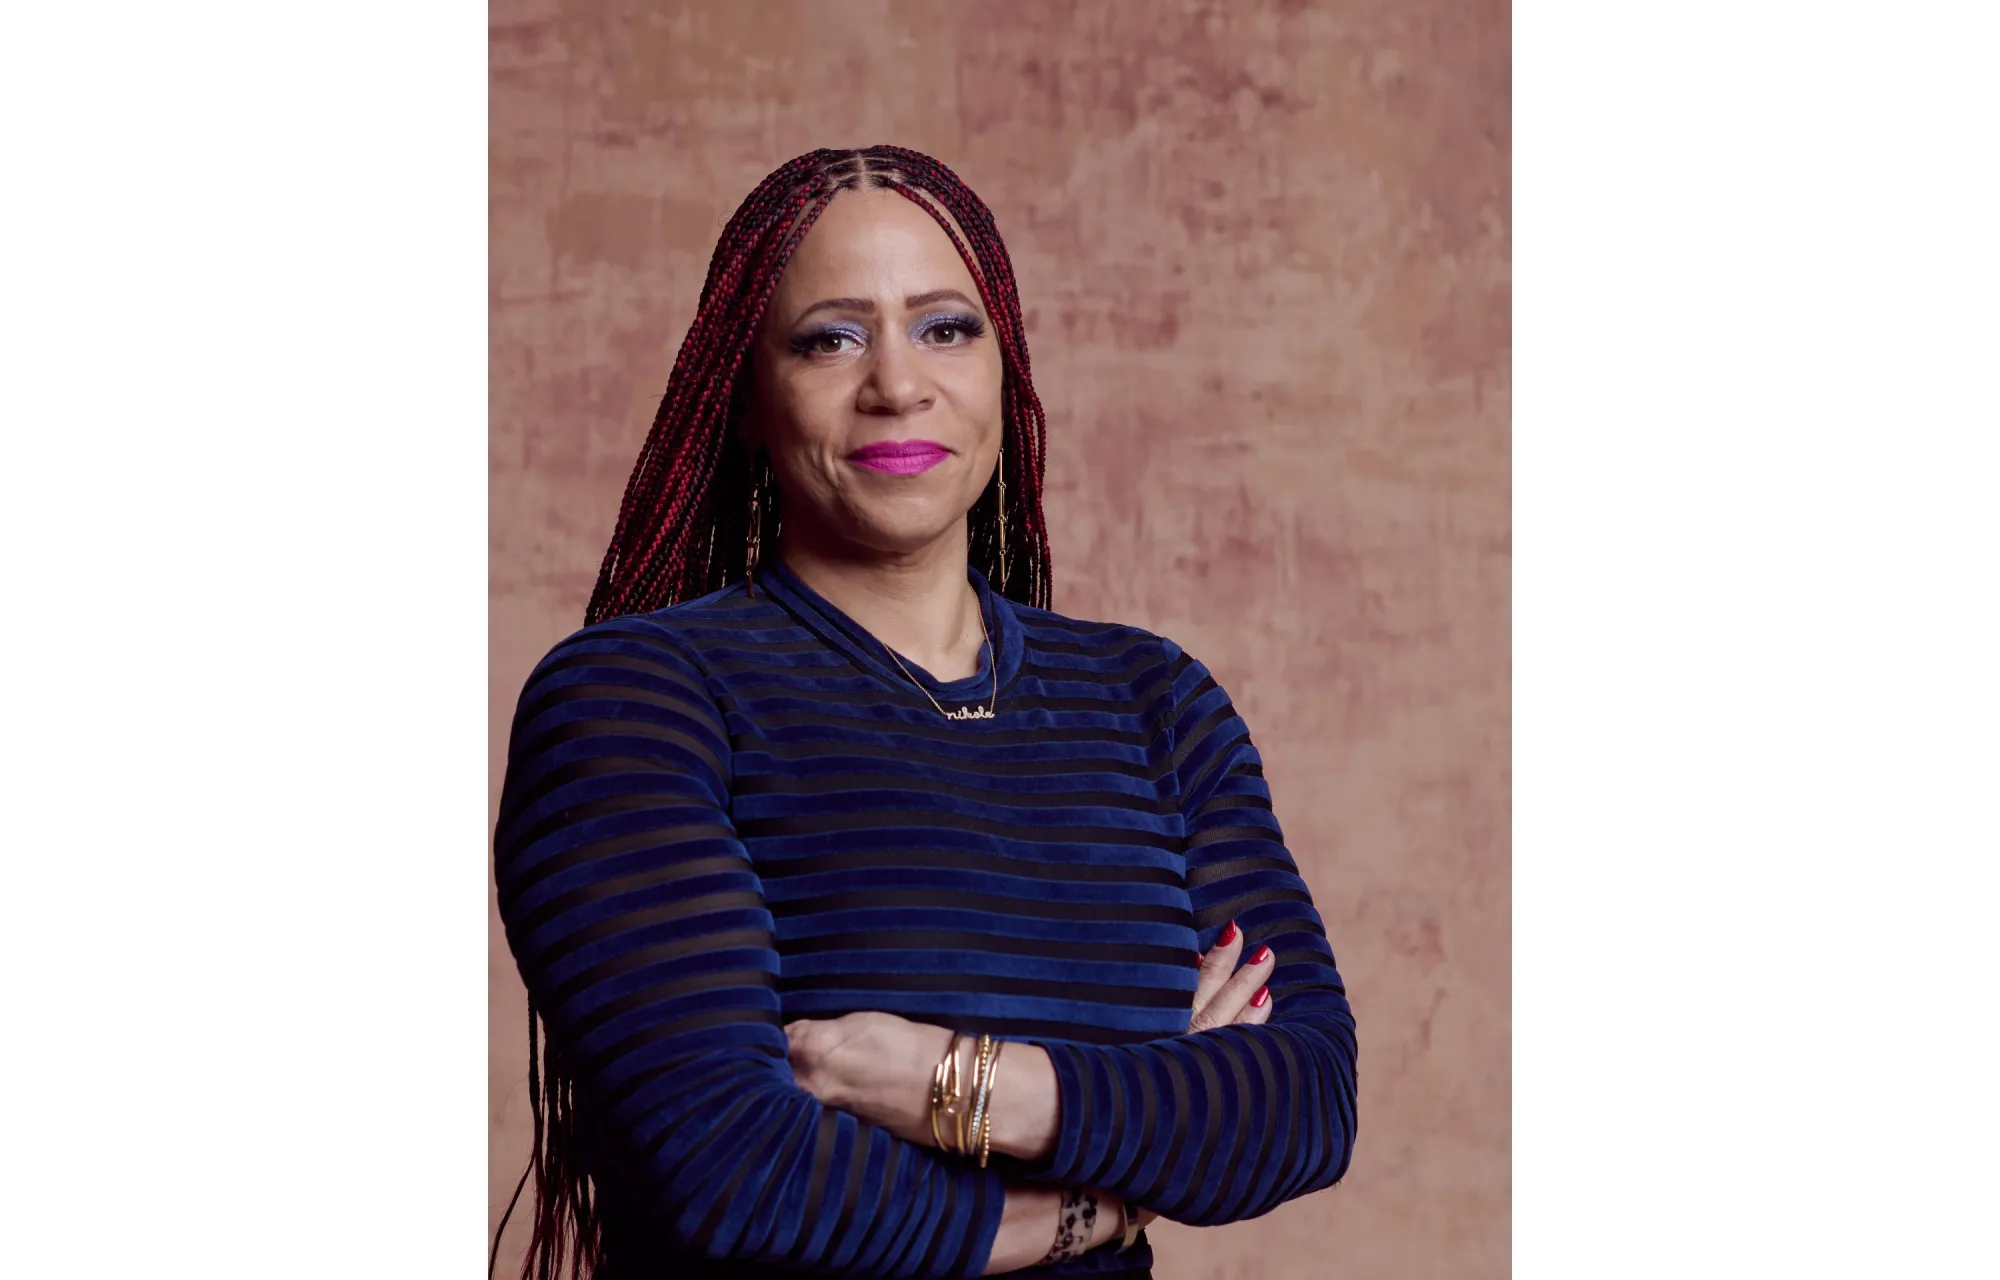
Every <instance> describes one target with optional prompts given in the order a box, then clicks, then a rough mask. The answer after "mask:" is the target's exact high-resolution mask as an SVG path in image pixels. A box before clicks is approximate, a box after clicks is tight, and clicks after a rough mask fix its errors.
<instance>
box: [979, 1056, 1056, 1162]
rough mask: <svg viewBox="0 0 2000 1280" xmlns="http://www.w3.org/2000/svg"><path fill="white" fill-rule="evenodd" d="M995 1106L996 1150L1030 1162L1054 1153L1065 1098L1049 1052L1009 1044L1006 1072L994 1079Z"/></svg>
mask: <svg viewBox="0 0 2000 1280" xmlns="http://www.w3.org/2000/svg"><path fill="white" fill-rule="evenodd" d="M992 1105H993V1149H994V1150H995V1151H998V1152H1001V1153H1003V1154H1005V1155H1008V1156H1012V1157H1013V1158H1014V1159H1016V1160H1027V1161H1040V1160H1046V1159H1048V1158H1049V1157H1050V1156H1052V1155H1054V1154H1055V1149H1056V1129H1057V1124H1058V1121H1059V1119H1060V1114H1059V1113H1060V1112H1061V1109H1062V1098H1061V1091H1060V1089H1059V1087H1058V1085H1057V1083H1056V1069H1055V1064H1054V1063H1052V1062H1051V1061H1049V1054H1048V1050H1046V1049H1044V1048H1042V1047H1041V1046H1040V1045H1038V1044H1028V1043H1025V1042H1023V1041H1019V1040H1015V1041H1010V1042H1009V1043H1008V1046H1007V1070H1006V1071H1005V1072H1003V1073H1001V1074H1000V1075H999V1076H998V1077H997V1078H996V1079H995V1080H994V1084H993V1104H992Z"/></svg>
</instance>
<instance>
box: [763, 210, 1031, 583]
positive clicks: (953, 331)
mask: <svg viewBox="0 0 2000 1280" xmlns="http://www.w3.org/2000/svg"><path fill="white" fill-rule="evenodd" d="M1000 386H1001V362H1000V346H999V343H998V342H997V341H996V340H995V338H994V336H993V326H992V321H991V319H990V318H989V317H988V316H987V314H986V310H985V308H984V307H982V306H981V305H980V303H979V291H978V289H977V288H976V287H975V286H974V285H973V282H972V275H971V273H970V272H969V271H967V270H966V268H965V261H964V259H962V258H960V257H959V255H958V250H957V249H955V248H953V247H952V243H951V241H950V240H949V239H947V238H946V237H945V234H944V231H943V230H942V229H941V228H940V227H939V226H938V224H937V223H936V221H935V220H933V219H932V217H931V216H930V214H929V213H927V212H925V211H924V210H923V209H920V208H918V207H917V206H916V205H915V204H913V203H912V202H911V201H910V200H908V199H907V198H905V197H903V196H900V195H897V194H896V193H895V192H893V191H881V190H864V191H845V192H842V193H841V194H840V195H838V196H835V197H834V199H833V201H832V202H831V203H830V204H828V205H827V207H826V210H825V211H824V212H823V213H821V214H820V217H819V220H818V221H817V222H815V223H814V224H813V227H812V230H811V231H809V232H807V233H806V236H805V238H804V239H803V240H802V241H800V242H799V245H798V248H797V249H796V250H795V251H794V253H793V255H792V260H791V262H790V263H789V264H787V266H786V268H785V274H784V275H783V276H782V277H780V279H779V281H778V286H777V289H776V291H775V292H774V293H773V294H772V296H771V303H770V307H769V309H768V310H767V311H766V312H765V321H764V329H763V332H762V333H761V334H760V335H759V336H758V339H757V346H756V350H755V354H754V357H753V375H752V387H753V394H752V397H751V402H750V407H749V412H748V413H747V414H746V415H745V421H744V432H745V436H746V439H747V441H748V443H749V444H750V445H751V446H752V448H753V449H754V448H755V447H756V446H757V445H760V444H761V445H763V446H764V447H765V448H766V449H768V450H769V451H770V455H771V467H772V470H773V472H775V474H776V477H777V482H778V488H779V491H780V494H781V502H782V507H783V512H784V521H785V536H786V538H787V540H788V541H789V540H791V539H793V538H803V539H806V540H807V541H808V542H809V543H810V544H811V545H813V547H814V549H815V550H817V551H819V552H820V553H821V554H827V555H833V556H838V557H843V558H845V557H849V556H856V555H860V556H869V555H903V554H910V553H914V552H921V551H923V550H925V549H927V548H930V547H932V546H934V545H937V544H938V543H939V542H940V541H941V540H942V539H944V538H946V537H954V536H955V537H956V538H958V539H959V542H960V544H961V545H962V544H963V542H964V538H965V533H964V524H963V522H964V519H965V513H966V511H967V510H968V509H970V508H971V506H972V504H973V502H974V501H976V500H977V499H978V497H979V495H980V494H981V493H983V492H984V491H985V489H986V485H987V483H988V481H990V480H991V479H992V476H993V467H994V463H995V460H996V458H997V457H998V453H999V448H1000V438H1001V416H1000Z"/></svg>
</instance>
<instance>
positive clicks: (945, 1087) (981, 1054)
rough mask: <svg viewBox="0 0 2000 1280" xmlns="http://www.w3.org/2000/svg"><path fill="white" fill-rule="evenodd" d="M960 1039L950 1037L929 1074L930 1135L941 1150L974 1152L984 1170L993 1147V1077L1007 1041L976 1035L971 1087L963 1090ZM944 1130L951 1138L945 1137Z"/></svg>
mask: <svg viewBox="0 0 2000 1280" xmlns="http://www.w3.org/2000/svg"><path fill="white" fill-rule="evenodd" d="M961 1038H962V1037H960V1036H957V1035H954V1036H952V1038H951V1043H950V1045H949V1046H947V1047H946V1049H945V1054H944V1057H943V1059H941V1060H940V1061H939V1062H938V1064H937V1070H935V1071H934V1072H932V1073H931V1137H933V1138H934V1139H936V1140H937V1145H938V1147H939V1148H940V1149H941V1150H944V1151H955V1152H957V1153H958V1154H959V1155H971V1154H972V1153H973V1152H974V1151H977V1152H978V1153H979V1167H980V1168H982V1169H984V1168H985V1167H986V1160H987V1157H988V1156H989V1155H990V1154H991V1153H992V1150H993V1079H994V1075H995V1073H996V1071H997V1069H998V1067H999V1065H1000V1051H1001V1049H1003V1048H1005V1047H1006V1042H1005V1041H1001V1040H995V1039H994V1038H993V1037H992V1036H990V1035H982V1036H980V1037H979V1040H978V1043H977V1044H976V1045H975V1046H974V1049H973V1055H972V1084H971V1088H969V1089H963V1090H962V1089H961V1088H960V1086H961V1085H962V1084H963V1083H964V1072H963V1071H962V1070H961V1068H960V1067H959V1065H958V1042H959V1040H960V1039H961ZM968 1104H969V1105H968ZM947 1131H949V1133H950V1134H951V1140H950V1141H947V1140H946V1138H945V1134H946V1132H947Z"/></svg>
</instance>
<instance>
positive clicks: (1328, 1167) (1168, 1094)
mask: <svg viewBox="0 0 2000 1280" xmlns="http://www.w3.org/2000/svg"><path fill="white" fill-rule="evenodd" d="M1164 644H1165V646H1166V655H1167V669H1168V672H1169V676H1170V680H1171V697H1172V698H1173V704H1172V705H1173V712H1172V715H1171V721H1172V733H1173V739H1172V742H1173V767H1174V774H1175V778H1176V781H1177V782H1178V784H1179V787H1180V797H1181V815H1182V818H1183V820H1184V822H1185V827H1186V835H1187V845H1186V849H1187V885H1188V892H1189V894H1190V896H1191V898H1192V900H1193V906H1194V918H1195V929H1196V931H1197V934H1198V937H1199V945H1200V947H1201V949H1202V950H1204V951H1206V950H1207V949H1208V948H1209V947H1211V946H1212V945H1214V943H1215V940H1216V939H1217V937H1219V936H1220V934H1221V931H1222V929H1223V928H1224V927H1225V926H1226V925H1227V924H1228V922H1229V921H1230V920H1232V919H1234V920H1235V921H1236V922H1237V924H1238V926H1239V927H1241V928H1242V930H1243V932H1244V950H1243V955H1244V956H1245V957H1246V958H1247V957H1249V956H1250V955H1253V954H1255V952H1256V950H1257V948H1258V947H1259V946H1264V945H1268V946H1269V947H1270V948H1271V950H1272V951H1273V952H1274V953H1275V958H1276V965H1275V967H1274V969H1273V972H1272V974H1271V977H1270V980H1269V982H1268V984H1267V985H1268V986H1269V987H1270V989H1271V997H1272V999H1273V1000H1274V1001H1275V1002H1276V1003H1275V1006H1274V1008H1273V1010H1272V1013H1271V1018H1270V1021H1269V1022H1266V1023H1264V1024H1263V1025H1261V1026H1235V1025H1232V1026H1226V1027H1218V1028H1215V1029H1212V1030H1208V1031H1201V1032H1191V1033H1188V1034H1185V1035H1181V1036H1175V1037H1170V1038H1167V1039H1163V1040H1154V1041H1149V1042H1147V1043H1144V1044H1138V1045H1110V1046H1102V1045H1083V1044H1075V1043H1071V1042H1066V1041H1060V1042H1053V1043H1044V1044H1043V1047H1044V1048H1045V1049H1046V1050H1047V1051H1048V1053H1049V1056H1050V1058H1051V1059H1052V1060H1053V1062H1054V1065H1055V1073H1056V1080H1057V1084H1058V1088H1059V1090H1060V1093H1061V1113H1060V1114H1061V1121H1060V1131H1059V1135H1058V1139H1057V1148H1056V1151H1055V1153H1054V1155H1053V1156H1052V1157H1051V1161H1050V1165H1049V1167H1048V1168H1047V1169H1046V1170H1045V1171H1038V1173H1041V1174H1043V1176H1046V1177H1047V1178H1048V1179H1049V1180H1051V1181H1055V1182H1060V1183H1063V1184H1066V1185H1073V1186H1090V1187H1097V1188H1100V1189H1102V1190H1104V1191H1107V1192H1110V1193H1111V1194H1113V1195H1117V1196H1120V1197H1122V1198H1125V1199H1128V1200H1131V1201H1133V1202H1134V1203H1137V1204H1140V1205H1143V1206H1144V1207H1146V1208H1149V1209H1152V1210H1154V1211H1155V1212H1157V1213H1159V1214H1160V1215H1161V1216H1162V1217H1165V1218H1167V1219H1168V1220H1170V1221H1173V1222H1180V1223H1186V1224H1188V1225H1191V1226H1214V1225H1217V1224H1220V1223H1225V1222H1236V1221H1241V1220H1242V1219H1245V1218H1254V1217H1257V1216H1259V1215H1260V1214H1264V1213H1268V1212H1269V1211H1270V1210H1272V1209H1274V1208H1276V1207H1277V1206H1278V1205H1280V1204H1283V1203H1284V1202H1285V1201H1287V1200H1290V1199H1293V1198H1295V1197H1297V1196H1301V1195H1304V1194H1306V1193H1307V1192H1310V1191H1317V1190H1319V1189H1320V1188H1322V1187H1326V1186H1330V1185H1332V1184H1333V1183H1335V1182H1337V1181H1339V1180H1340V1178H1341V1177H1342V1176H1343V1175H1344V1174H1345V1173H1346V1172H1347V1166H1348V1161H1349V1159H1350V1158H1351V1156H1352V1154H1353V1150H1354V1129H1355V1037H1354V1014H1353V1012H1352V1011H1351V1010H1350V1009H1349V1007H1348V1002H1347V989H1346V987H1345V986H1344V985H1343V984H1342V982H1341V978H1340V973H1339V971H1338V970H1337V969H1336V968H1335V966H1334V957H1333V951H1332V948H1331V946H1330V945H1329V944H1328V941H1327V936H1326V928H1325V925H1324V924H1323V923H1322V922H1321V920H1320V917H1319V912H1318V911H1317V910H1316V909H1315V908H1314V906H1313V901H1312V895H1311V894H1310V893H1309V892H1307V890H1306V885H1305V881H1304V880H1303V879H1302V878H1301V877H1300V875H1299V871H1298V866H1297V864H1296V863H1295V862H1294V861H1293V859H1292V855H1291V854H1290V852H1289V851H1287V850H1286V848H1285V842H1284V837H1283V834H1282V833H1281V832H1280V831H1279V828H1278V821H1277V818H1276V817H1275V816H1274V815H1273V814H1272V811H1271V793H1270V790H1269V789H1268V788H1267V787H1266V785H1265V782H1264V769H1263V762H1262V760H1261V759H1260V758H1259V756H1258V754H1257V748H1256V747H1254V746H1252V745H1251V742H1250V733H1249V730H1248V729H1247V728H1246V727H1245V725H1244V723H1243V721H1242V719H1241V718H1240V717H1239V716H1238V715H1237V714H1236V709H1235V707H1234V706H1233V705H1231V703H1230V700H1229V696H1228V695H1227V694H1226V693H1224V692H1223V690H1222V689H1221V687H1220V686H1218V685H1217V684H1216V682H1215V679H1214V677H1213V676H1211V675H1210V674H1209V673H1208V671H1207V669H1206V668H1204V667H1203V666H1202V665H1201V663H1199V662H1197V661H1196V660H1195V659H1194V658H1192V657H1190V656H1188V655H1187V654H1186V653H1184V652H1182V651H1181V649H1180V648H1179V646H1177V645H1175V644H1174V643H1173V642H1172V641H1165V642H1164ZM1038 1180H1039V1178H1038Z"/></svg>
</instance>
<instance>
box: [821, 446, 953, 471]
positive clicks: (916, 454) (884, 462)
mask: <svg viewBox="0 0 2000 1280" xmlns="http://www.w3.org/2000/svg"><path fill="white" fill-rule="evenodd" d="M950 456H951V450H949V449H947V448H945V447H944V446H943V445H941V444H938V443H936V442H934V441H930V440H878V441H877V442H875V443H874V444H864V445H862V446H861V447H860V448H859V449H856V450H855V451H854V452H853V453H850V454H848V455H847V460H848V461H849V462H851V463H853V464H854V465H855V466H857V467H867V468H868V469H869V470H870V471H880V472H883V473H885V474H887V475H892V476H913V475H917V474H919V473H921V472H925V471H929V470H930V469H931V468H932V467H935V466H936V465H937V464H938V463H940V462H943V461H944V460H945V459H946V458H949V457H950Z"/></svg>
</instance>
